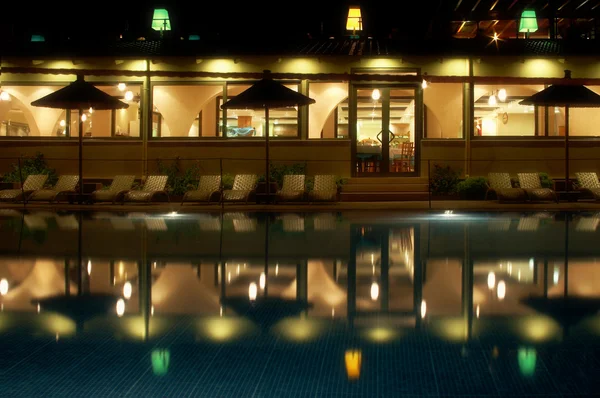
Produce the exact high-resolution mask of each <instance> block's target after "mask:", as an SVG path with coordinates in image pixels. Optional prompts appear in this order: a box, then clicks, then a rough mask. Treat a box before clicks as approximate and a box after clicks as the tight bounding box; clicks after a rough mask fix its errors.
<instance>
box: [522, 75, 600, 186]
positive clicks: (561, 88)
mask: <svg viewBox="0 0 600 398" xmlns="http://www.w3.org/2000/svg"><path fill="white" fill-rule="evenodd" d="M570 79H571V71H570V70H565V78H564V79H563V82H561V83H560V84H553V85H551V86H549V87H547V88H545V89H544V90H542V91H540V92H539V93H535V94H533V95H532V96H530V97H527V98H525V99H524V100H522V101H521V102H519V104H521V105H535V106H560V107H564V108H565V189H566V190H567V191H569V108H597V107H600V95H598V94H596V93H595V92H593V91H592V90H590V89H589V88H587V87H585V86H584V85H581V84H573V83H572V82H571V81H570Z"/></svg>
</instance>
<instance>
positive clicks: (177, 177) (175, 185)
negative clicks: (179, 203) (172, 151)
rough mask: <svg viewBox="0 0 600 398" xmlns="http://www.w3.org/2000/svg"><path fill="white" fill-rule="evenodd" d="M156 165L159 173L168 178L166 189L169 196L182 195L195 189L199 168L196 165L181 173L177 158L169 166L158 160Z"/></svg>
mask: <svg viewBox="0 0 600 398" xmlns="http://www.w3.org/2000/svg"><path fill="white" fill-rule="evenodd" d="M157 163H158V171H159V173H160V174H163V175H167V176H169V178H168V180H167V187H166V190H167V192H168V193H169V195H183V194H185V193H186V192H187V191H189V190H192V189H195V188H196V185H197V183H198V179H199V178H200V167H199V165H198V164H197V163H196V164H194V165H193V166H192V167H190V168H188V169H185V170H183V171H182V170H181V164H180V158H179V156H177V157H176V158H175V160H174V161H173V162H171V164H165V163H164V162H163V161H162V160H160V159H158V160H157Z"/></svg>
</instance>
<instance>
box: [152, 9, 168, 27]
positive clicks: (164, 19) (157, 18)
mask: <svg viewBox="0 0 600 398" xmlns="http://www.w3.org/2000/svg"><path fill="white" fill-rule="evenodd" d="M152 29H154V30H171V20H170V19H169V11H167V10H166V9H164V8H155V9H154V15H153V16H152Z"/></svg>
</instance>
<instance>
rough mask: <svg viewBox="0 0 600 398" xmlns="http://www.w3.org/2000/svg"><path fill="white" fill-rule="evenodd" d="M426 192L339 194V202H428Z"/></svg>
mask: <svg viewBox="0 0 600 398" xmlns="http://www.w3.org/2000/svg"><path fill="white" fill-rule="evenodd" d="M428 199H429V193H428V192H341V193H340V202H400V201H415V200H428Z"/></svg>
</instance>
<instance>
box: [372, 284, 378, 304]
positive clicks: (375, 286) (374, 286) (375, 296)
mask: <svg viewBox="0 0 600 398" xmlns="http://www.w3.org/2000/svg"><path fill="white" fill-rule="evenodd" d="M378 298H379V284H378V283H377V282H373V283H372V284H371V300H373V301H376V300H377V299H378Z"/></svg>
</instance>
